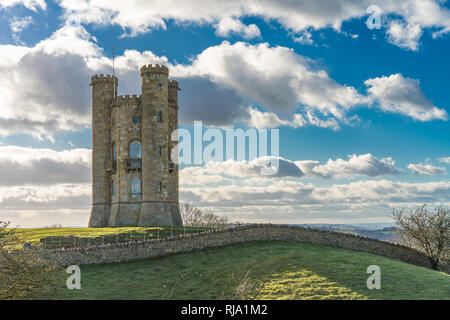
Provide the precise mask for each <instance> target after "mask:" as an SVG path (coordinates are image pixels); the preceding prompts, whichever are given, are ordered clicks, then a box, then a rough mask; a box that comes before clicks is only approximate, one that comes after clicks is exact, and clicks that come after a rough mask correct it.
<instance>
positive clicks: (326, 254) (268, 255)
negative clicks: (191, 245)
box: [54, 242, 450, 299]
mask: <svg viewBox="0 0 450 320" xmlns="http://www.w3.org/2000/svg"><path fill="white" fill-rule="evenodd" d="M369 265H378V266H379V267H380V268H381V289H380V290H369V289H367V286H366V281H367V278H368V276H369V274H367V273H366V269H367V267H368V266H369ZM248 270H250V273H249V278H250V281H253V282H254V283H255V282H257V281H258V280H261V279H264V278H267V275H268V274H270V273H271V272H273V271H275V272H274V273H273V274H272V276H271V277H269V278H268V281H267V283H266V285H265V286H264V289H263V290H262V291H261V292H260V295H259V296H258V299H450V276H449V275H446V274H444V273H440V272H437V271H433V270H429V269H426V268H421V267H417V266H414V265H409V264H406V263H403V262H399V261H396V260H392V259H389V258H385V257H381V256H376V255H373V254H368V253H363V252H358V251H353V250H347V249H341V248H332V247H326V246H318V245H311V244H302V243H281V242H259V243H246V244H240V245H233V246H228V247H223V248H214V249H207V250H202V251H196V252H190V253H183V254H175V255H170V256H166V257H161V258H154V259H147V260H141V261H134V262H125V263H115V264H104V265H86V266H81V272H82V289H81V290H68V289H67V288H65V285H64V284H63V283H61V288H60V289H59V291H58V292H57V293H56V294H55V297H54V298H55V299H168V298H169V297H170V296H171V291H172V289H173V288H174V286H175V285H176V284H177V283H178V287H177V288H176V289H175V291H174V293H173V295H172V297H171V298H172V299H218V298H220V297H221V293H222V292H223V291H224V289H225V288H227V287H228V289H227V290H228V292H232V291H234V289H235V287H236V286H237V285H238V284H239V283H240V279H243V278H244V276H245V274H246V273H247V271H248ZM180 276H181V277H182V278H183V279H182V280H181V281H180V282H178V279H179V277H180Z"/></svg>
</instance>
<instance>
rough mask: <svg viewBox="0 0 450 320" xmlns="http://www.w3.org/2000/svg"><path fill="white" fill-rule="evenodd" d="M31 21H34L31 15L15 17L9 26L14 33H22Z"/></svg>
mask: <svg viewBox="0 0 450 320" xmlns="http://www.w3.org/2000/svg"><path fill="white" fill-rule="evenodd" d="M31 23H33V18H32V17H31V16H27V17H21V18H19V17H14V18H12V19H11V20H10V21H9V27H10V28H11V31H12V32H13V33H21V32H22V31H23V30H24V29H25V28H27V27H28V26H29V25H30V24H31Z"/></svg>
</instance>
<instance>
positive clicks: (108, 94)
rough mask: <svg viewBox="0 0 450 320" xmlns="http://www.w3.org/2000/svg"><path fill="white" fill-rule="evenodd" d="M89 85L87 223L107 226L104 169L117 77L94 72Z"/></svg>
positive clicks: (107, 177)
mask: <svg viewBox="0 0 450 320" xmlns="http://www.w3.org/2000/svg"><path fill="white" fill-rule="evenodd" d="M90 85H91V86H92V150H93V152H92V209H91V216H90V219H89V226H90V227H104V226H107V221H108V216H109V210H110V205H111V178H110V174H109V172H108V171H107V166H108V160H109V159H110V150H111V105H112V103H113V101H114V98H115V95H116V94H117V85H118V80H117V78H116V77H112V76H110V75H106V76H105V75H103V74H101V75H95V76H93V77H92V78H91V84H90Z"/></svg>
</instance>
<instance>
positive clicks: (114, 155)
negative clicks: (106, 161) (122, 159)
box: [112, 143, 117, 160]
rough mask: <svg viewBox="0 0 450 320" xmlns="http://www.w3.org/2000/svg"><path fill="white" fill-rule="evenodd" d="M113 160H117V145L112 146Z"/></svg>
mask: <svg viewBox="0 0 450 320" xmlns="http://www.w3.org/2000/svg"><path fill="white" fill-rule="evenodd" d="M112 159H113V160H117V159H116V145H115V144H114V143H113V146H112Z"/></svg>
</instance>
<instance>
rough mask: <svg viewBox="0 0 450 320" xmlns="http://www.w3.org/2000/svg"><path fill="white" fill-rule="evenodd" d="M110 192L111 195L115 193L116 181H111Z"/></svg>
mask: <svg viewBox="0 0 450 320" xmlns="http://www.w3.org/2000/svg"><path fill="white" fill-rule="evenodd" d="M111 193H112V195H115V194H116V183H115V182H114V180H113V181H112V189H111Z"/></svg>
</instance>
